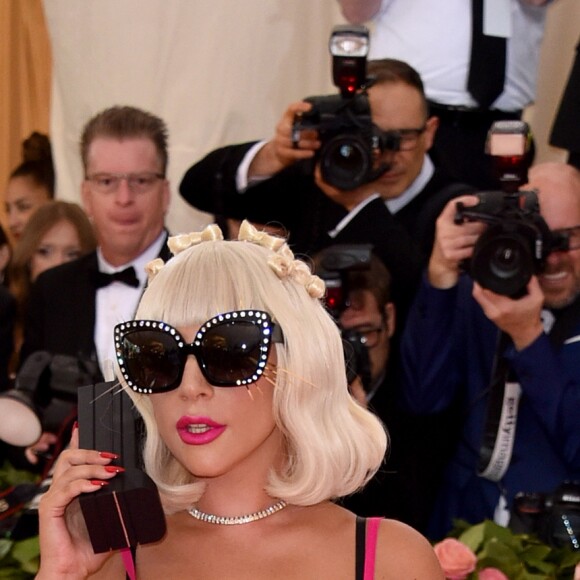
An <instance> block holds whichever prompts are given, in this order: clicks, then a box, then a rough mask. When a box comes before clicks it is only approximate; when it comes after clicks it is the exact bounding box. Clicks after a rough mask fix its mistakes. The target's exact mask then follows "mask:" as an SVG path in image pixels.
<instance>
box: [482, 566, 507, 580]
mask: <svg viewBox="0 0 580 580" xmlns="http://www.w3.org/2000/svg"><path fill="white" fill-rule="evenodd" d="M477 580H509V578H508V577H507V576H506V575H505V574H504V573H503V572H502V571H501V570H498V569H497V568H484V569H483V570H480V571H479V575H478V576H477Z"/></svg>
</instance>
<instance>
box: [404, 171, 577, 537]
mask: <svg viewBox="0 0 580 580" xmlns="http://www.w3.org/2000/svg"><path fill="white" fill-rule="evenodd" d="M522 189H525V190H530V189H534V190H536V191H537V194H538V199H539V208H540V215H541V216H542V218H543V219H544V221H545V223H546V224H547V227H548V228H549V230H550V231H551V236H553V237H554V239H555V240H557V241H558V243H557V244H554V245H553V246H552V250H551V252H550V253H549V255H548V256H547V258H546V260H545V264H544V266H543V267H542V268H541V269H540V270H539V271H538V272H537V274H535V275H532V276H531V278H530V280H529V282H528V284H527V288H526V292H525V294H524V295H523V296H521V295H520V293H518V295H517V296H515V297H513V296H508V295H502V294H497V293H495V292H493V291H491V290H489V289H486V288H483V287H482V286H481V285H480V284H478V283H475V282H473V281H472V280H471V279H470V278H469V277H468V275H467V274H466V273H465V272H464V271H463V268H462V263H463V260H465V259H468V258H469V257H470V256H471V255H472V253H473V248H474V245H475V243H476V241H477V239H478V238H479V236H480V235H481V233H482V232H483V231H484V229H485V227H486V226H485V225H484V224H483V223H481V222H475V221H474V222H465V223H457V222H456V220H455V213H456V201H455V200H454V201H452V202H450V203H449V204H448V205H447V206H446V207H445V209H444V210H443V212H442V213H441V216H440V217H439V219H438V220H437V234H436V240H435V244H434V248H433V252H432V254H431V258H430V261H429V265H428V268H427V270H426V273H425V276H424V279H423V282H422V284H421V287H420V289H419V291H418V293H417V296H416V299H415V302H414V304H413V307H412V309H411V312H410V315H409V317H408V319H407V324H406V326H405V329H404V331H403V337H402V362H403V370H404V386H403V389H404V391H403V393H404V395H405V401H406V404H407V407H408V408H409V409H410V410H411V412H413V413H415V414H419V415H422V416H424V415H428V414H430V413H434V412H440V411H441V410H442V409H444V408H446V407H448V406H449V405H451V404H458V405H459V406H460V409H461V412H460V417H461V423H460V425H458V427H459V433H458V437H457V446H456V450H455V452H454V456H453V458H452V459H451V461H450V462H449V464H448V465H447V468H446V473H445V478H444V483H443V486H442V489H441V492H440V494H439V497H438V500H437V504H436V507H435V510H434V512H433V514H432V516H431V522H430V529H429V530H428V534H427V535H428V536H429V537H430V539H432V540H437V539H440V538H441V537H443V536H445V535H446V534H447V533H448V532H449V530H450V529H451V527H452V519H454V518H461V519H465V520H467V521H468V522H470V523H471V524H476V523H479V522H481V521H482V520H484V519H485V518H489V519H495V520H496V521H497V522H498V523H500V524H502V525H506V524H508V522H509V521H510V512H512V513H513V510H514V500H515V497H516V494H518V493H519V492H525V493H533V494H547V495H549V494H550V493H552V492H553V491H554V490H555V489H556V487H557V486H559V485H560V484H561V483H562V482H564V481H565V480H570V481H572V480H580V421H578V408H579V407H578V405H579V403H580V364H579V361H580V172H579V171H578V170H577V169H575V168H574V167H572V166H571V165H568V164H565V163H542V164H539V165H536V166H533V167H532V168H531V169H530V171H529V175H528V183H527V184H526V185H525V186H524V187H523V188H522ZM457 201H461V202H462V203H464V204H465V206H472V205H475V204H476V203H477V198H475V197H473V196H462V197H460V198H458V200H457ZM491 258H492V257H491V256H490V259H491ZM515 258H516V259H517V256H516V257H515ZM499 337H501V339H502V340H498V338H499ZM536 497H539V496H536ZM561 531H562V533H564V534H565V530H564V528H562V530H561ZM577 531H578V530H575V533H577ZM558 533H559V532H558Z"/></svg>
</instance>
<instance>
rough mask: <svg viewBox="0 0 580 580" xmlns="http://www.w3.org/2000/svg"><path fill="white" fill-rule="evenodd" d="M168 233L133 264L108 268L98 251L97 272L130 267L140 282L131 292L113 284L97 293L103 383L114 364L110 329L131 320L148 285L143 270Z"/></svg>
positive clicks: (99, 351)
mask: <svg viewBox="0 0 580 580" xmlns="http://www.w3.org/2000/svg"><path fill="white" fill-rule="evenodd" d="M166 235H167V232H166V231H165V230H164V231H163V232H162V233H161V234H160V235H159V237H158V238H157V239H156V240H155V241H154V242H153V243H152V244H151V245H150V246H149V247H148V248H147V249H146V250H145V251H144V252H143V253H142V254H141V255H140V256H139V257H137V258H136V259H135V260H133V261H132V262H129V263H128V264H123V265H122V266H118V267H114V266H111V264H109V263H108V262H107V261H106V260H105V259H104V258H103V254H102V252H101V249H100V248H97V259H98V261H99V270H100V271H101V272H105V273H107V274H112V273H114V272H119V271H120V270H124V269H125V268H128V267H129V266H133V267H134V268H135V273H136V274H137V277H138V278H139V286H138V287H137V288H133V287H132V286H128V285H127V284H123V283H122V282H116V281H115V282H112V283H111V284H109V285H108V286H104V287H103V288H99V289H98V290H97V296H96V304H95V310H96V311H95V345H96V348H97V356H98V359H99V366H100V368H101V372H102V373H103V376H104V377H105V380H111V379H112V378H113V376H112V373H113V368H114V366H113V365H114V363H113V361H114V360H115V344H114V340H113V329H114V327H115V325H116V324H118V323H119V322H125V321H127V320H132V319H133V318H134V316H135V311H136V310H137V305H138V304H139V300H140V298H141V294H142V293H143V290H144V288H145V284H146V283H147V274H146V272H145V266H146V265H147V263H148V262H150V261H151V260H154V259H155V258H157V256H158V255H159V252H160V251H161V248H162V246H163V243H164V242H165V236H166Z"/></svg>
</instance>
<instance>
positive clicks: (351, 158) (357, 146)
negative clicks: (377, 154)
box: [320, 135, 372, 191]
mask: <svg viewBox="0 0 580 580" xmlns="http://www.w3.org/2000/svg"><path fill="white" fill-rule="evenodd" d="M371 163H372V159H371V152H370V148H369V146H368V144H367V143H366V142H365V141H364V140H363V139H361V138H360V137H358V136H356V135H337V136H336V137H333V138H332V139H329V140H328V141H327V142H326V143H325V144H324V146H323V148H322V150H321V152H320V170H321V173H322V178H323V179H324V181H326V182H327V183H329V184H330V185H333V186H334V187H338V188H339V189H343V190H347V191H348V190H350V189H354V188H356V187H358V186H359V185H362V184H363V183H365V182H366V177H367V175H368V173H369V171H370V168H371Z"/></svg>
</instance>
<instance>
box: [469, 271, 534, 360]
mask: <svg viewBox="0 0 580 580" xmlns="http://www.w3.org/2000/svg"><path fill="white" fill-rule="evenodd" d="M473 297H474V298H475V300H477V302H478V303H479V305H480V306H481V308H482V310H483V312H484V313H485V315H486V316H487V317H488V318H489V319H490V320H491V321H492V322H493V323H494V324H495V325H496V326H497V327H498V328H499V329H500V330H503V331H504V332H505V333H506V334H509V336H510V337H511V338H512V340H513V341H514V346H515V347H516V349H517V350H523V349H524V348H526V347H527V346H529V345H530V344H532V342H534V341H535V340H536V339H537V338H538V336H540V334H542V332H543V330H544V327H543V325H542V319H541V312H542V306H543V304H544V294H543V293H542V289H541V288H540V284H539V282H538V279H537V278H536V276H532V278H531V279H530V281H529V283H528V286H527V294H526V295H525V296H523V297H521V298H517V299H513V298H509V297H508V296H503V295H501V294H496V293H495V292H492V291H491V290H487V289H485V288H482V287H481V286H480V285H479V284H477V283H475V284H474V285H473Z"/></svg>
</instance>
